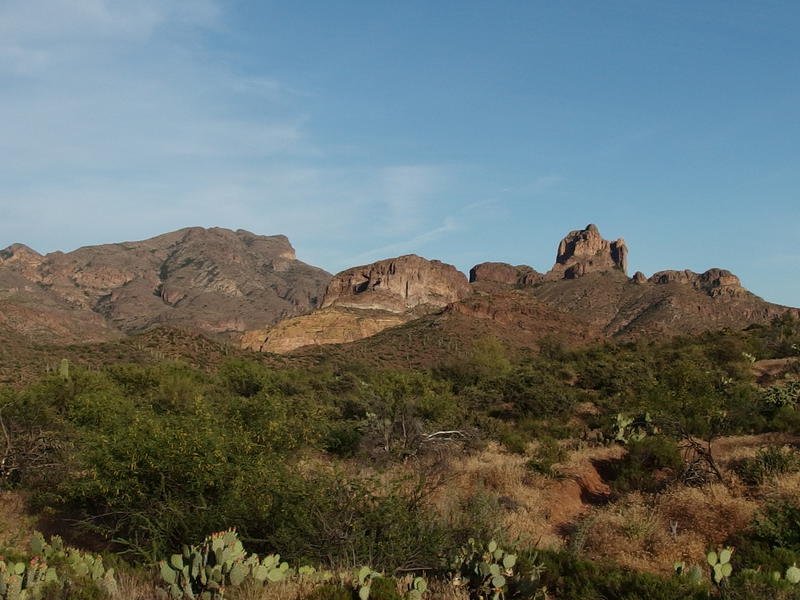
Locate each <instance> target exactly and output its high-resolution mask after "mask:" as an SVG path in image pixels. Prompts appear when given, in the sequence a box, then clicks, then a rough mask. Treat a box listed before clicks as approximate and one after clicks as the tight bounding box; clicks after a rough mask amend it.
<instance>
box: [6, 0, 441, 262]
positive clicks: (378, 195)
mask: <svg viewBox="0 0 800 600" xmlns="http://www.w3.org/2000/svg"><path fill="white" fill-rule="evenodd" d="M224 7H225V4H224V3H222V2H221V1H217V0H137V1H136V2H129V1H128V0H7V1H6V2H4V3H2V4H0V86H2V88H3V90H4V91H3V94H2V95H0V129H2V131H3V135H2V136H0V209H2V213H3V219H2V220H0V246H3V245H4V242H5V243H11V242H14V241H25V242H27V243H30V244H31V245H33V246H35V247H37V248H38V249H40V250H44V251H49V250H53V249H65V250H68V249H71V248H73V247H75V246H77V245H80V244H85V243H98V242H104V241H113V240H120V239H135V238H138V237H144V236H147V235H154V234H157V233H160V232H163V231H166V230H168V229H172V228H178V227H183V226H187V225H206V226H208V225H220V226H226V227H244V228H248V229H251V230H253V231H255V232H257V233H286V234H288V235H290V237H291V238H292V240H293V241H294V242H295V244H296V245H303V246H304V248H305V250H306V253H305V257H307V259H308V260H310V261H312V262H313V261H316V262H317V263H318V264H321V265H323V266H327V265H332V264H337V263H340V262H341V260H343V257H344V256H345V255H346V254H347V253H352V251H353V248H358V247H362V248H364V247H368V248H369V247H375V246H378V245H381V243H382V242H386V241H387V240H398V239H407V240H414V239H417V240H420V241H424V240H425V239H428V238H429V236H430V235H434V234H435V233H434V232H435V231H437V230H439V229H442V228H441V227H437V228H434V227H433V225H432V224H433V223H435V222H438V220H440V219H441V215H440V214H439V211H438V210H437V208H436V201H437V197H438V195H439V194H441V193H442V192H443V191H444V190H445V189H446V187H447V186H448V184H449V182H450V178H449V169H448V168H444V167H441V166H438V165H430V164H383V165H382V164H373V165H371V166H367V165H363V166H362V165H359V166H346V165H345V166H341V165H336V161H335V160H332V158H331V157H330V156H329V155H328V152H327V151H326V150H325V147H324V143H323V142H321V141H320V140H319V139H317V137H316V136H315V134H314V131H313V129H312V128H311V126H310V125H309V123H311V122H312V121H313V120H312V116H313V115H311V114H310V113H309V111H308V110H307V109H306V108H305V106H307V104H308V103H306V102H304V100H305V99H306V98H308V96H309V94H308V93H307V92H305V91H304V90H301V89H297V88H296V87H293V86H292V85H290V84H288V83H287V82H284V81H280V80H279V79H276V78H270V77H269V76H268V74H266V75H265V74H259V75H253V74H250V73H248V74H241V73H240V72H238V71H237V70H236V69H234V68H231V67H230V66H229V65H228V64H227V63H226V61H223V60H217V59H216V58H217V57H215V56H214V55H213V52H211V51H210V50H209V49H207V48H205V47H204V45H203V43H202V40H203V36H204V34H205V33H206V32H207V31H208V30H209V29H211V28H214V29H216V30H217V31H224V28H225V12H224ZM42 15H47V18H46V19H44V18H42ZM176 40H180V41H181V43H178V41H176ZM32 230H33V233H32ZM419 232H423V233H419ZM340 243H341V248H339V249H334V248H333V247H334V246H338V245H339V244H340ZM384 245H385V244H384ZM391 245H397V246H398V247H399V246H400V245H402V244H401V242H399V241H398V242H391V244H390V245H389V246H391ZM301 257H303V255H302V252H301Z"/></svg>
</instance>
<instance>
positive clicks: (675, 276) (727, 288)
mask: <svg viewBox="0 0 800 600" xmlns="http://www.w3.org/2000/svg"><path fill="white" fill-rule="evenodd" d="M648 281H649V282H650V283H655V284H659V285H666V284H669V283H679V284H683V285H689V286H691V287H693V288H694V289H696V290H698V291H701V292H705V293H706V294H708V295H709V296H711V297H712V298H716V297H717V296H731V297H739V296H744V295H746V294H747V293H748V292H747V290H746V289H744V288H743V287H742V284H741V282H740V281H739V278H738V277H737V276H736V275H734V274H733V273H731V272H730V271H727V270H725V269H709V270H708V271H706V272H704V273H695V272H694V271H690V270H688V269H686V270H684V271H659V272H657V273H654V274H653V276H652V277H650V279H649V280H648Z"/></svg>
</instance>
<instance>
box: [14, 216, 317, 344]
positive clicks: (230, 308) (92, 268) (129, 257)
mask: <svg viewBox="0 0 800 600" xmlns="http://www.w3.org/2000/svg"><path fill="white" fill-rule="evenodd" d="M329 280H330V274H328V273H326V272H325V271H323V270H322V269H317V268H316V267H312V266H310V265H307V264H305V263H302V262H300V261H298V260H297V258H296V256H295V252H294V248H292V245H291V244H290V243H289V240H288V239H287V238H286V237H285V236H282V235H276V236H260V235H255V234H253V233H250V232H248V231H245V230H242V229H239V230H237V231H231V230H228V229H222V228H211V229H204V228H202V227H189V228H186V229H181V230H179V231H174V232H172V233H167V234H164V235H160V236H158V237H154V238H150V239H147V240H143V241H138V242H124V243H119V244H105V245H101V246H86V247H83V248H79V249H78V250H75V251H73V252H68V253H64V252H53V253H50V254H47V255H45V256H42V255H41V254H39V253H37V252H35V251H33V250H31V249H30V248H28V247H26V246H23V245H21V244H14V245H12V246H9V247H8V248H6V249H5V250H2V251H0V299H3V298H5V299H7V300H9V301H12V299H13V301H14V302H15V303H17V304H21V305H24V306H27V307H29V308H31V307H35V310H38V311H40V312H41V311H44V312H45V313H47V314H43V315H42V316H41V318H39V319H38V320H39V321H41V322H43V323H55V322H56V321H57V320H58V319H67V320H68V319H69V318H70V315H72V316H74V317H75V318H76V319H77V320H76V323H79V324H80V323H83V322H85V320H86V319H85V315H83V316H81V317H80V318H78V313H82V312H83V313H93V314H94V317H95V319H94V320H98V319H99V320H100V321H103V320H104V321H106V322H107V324H108V325H110V327H109V328H108V329H109V331H113V330H114V329H116V330H117V331H118V332H119V331H121V332H124V333H135V332H139V331H142V330H145V329H147V328H149V327H151V326H153V325H158V324H168V325H174V326H179V327H183V328H187V329H191V330H195V331H201V332H203V333H206V334H218V335H222V336H225V337H236V336H238V335H239V334H241V333H242V332H243V331H245V330H248V329H252V328H254V327H259V326H264V325H265V324H272V323H275V322H277V321H279V320H281V319H283V318H285V317H288V316H293V315H296V314H301V313H304V312H307V311H308V310H311V309H313V308H315V307H317V306H318V305H319V302H320V300H321V299H322V294H323V291H324V289H325V286H326V285H327V283H328V281H329ZM57 329H58V328H54V329H53V331H54V332H56V333H57ZM67 329H69V327H67ZM56 333H54V339H53V340H48V341H58V340H57V338H58V337H59V336H58V335H56ZM61 337H63V336H61ZM64 339H66V338H64Z"/></svg>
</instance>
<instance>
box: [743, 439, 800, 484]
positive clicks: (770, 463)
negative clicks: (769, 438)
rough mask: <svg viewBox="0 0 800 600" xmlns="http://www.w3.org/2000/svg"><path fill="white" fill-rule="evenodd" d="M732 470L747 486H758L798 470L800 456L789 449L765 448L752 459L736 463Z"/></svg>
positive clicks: (799, 468)
mask: <svg viewBox="0 0 800 600" xmlns="http://www.w3.org/2000/svg"><path fill="white" fill-rule="evenodd" d="M733 469H734V471H735V472H736V474H737V475H738V476H739V478H740V479H741V480H742V481H743V482H744V483H746V484H747V485H760V484H761V483H763V482H764V481H765V480H766V479H768V478H770V477H774V476H776V475H782V474H785V473H793V472H795V471H798V470H800V454H798V453H797V452H796V451H795V450H793V449H791V448H784V447H780V446H767V447H766V448H762V449H760V450H759V451H758V452H757V453H756V455H755V456H754V457H753V458H745V459H743V460H740V461H738V462H737V463H736V464H734V465H733Z"/></svg>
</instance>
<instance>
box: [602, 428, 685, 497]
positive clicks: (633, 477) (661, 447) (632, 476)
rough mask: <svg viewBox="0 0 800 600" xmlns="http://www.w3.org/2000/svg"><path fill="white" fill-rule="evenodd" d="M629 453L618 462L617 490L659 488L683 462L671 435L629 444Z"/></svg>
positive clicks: (615, 477) (618, 491) (653, 437)
mask: <svg viewBox="0 0 800 600" xmlns="http://www.w3.org/2000/svg"><path fill="white" fill-rule="evenodd" d="M626 448H627V450H628V453H627V454H626V455H625V456H624V457H623V458H622V459H620V461H619V462H618V463H617V464H616V465H615V468H614V474H613V486H614V489H615V490H616V491H617V493H620V494H624V493H627V492H631V491H634V490H638V491H641V492H650V493H652V492H658V491H660V490H662V489H664V487H666V485H667V484H668V483H669V482H670V481H672V480H674V479H675V477H676V476H677V475H678V474H679V473H680V470H681V467H682V466H683V459H682V457H681V453H680V450H679V449H678V446H677V444H676V443H675V441H674V440H672V439H671V438H668V437H666V436H661V435H656V436H648V437H645V438H643V439H641V440H639V441H632V442H630V443H629V444H628V445H627V446H626Z"/></svg>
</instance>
